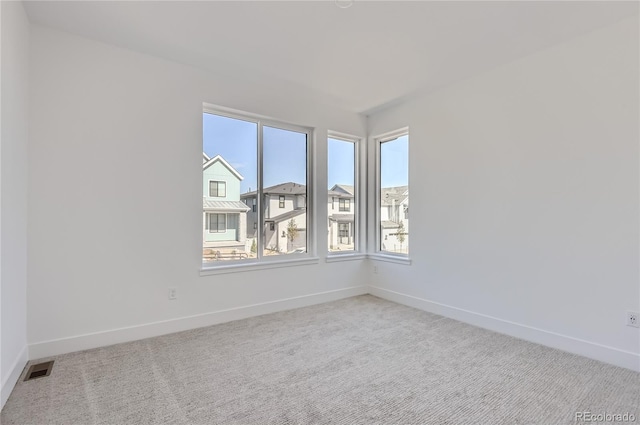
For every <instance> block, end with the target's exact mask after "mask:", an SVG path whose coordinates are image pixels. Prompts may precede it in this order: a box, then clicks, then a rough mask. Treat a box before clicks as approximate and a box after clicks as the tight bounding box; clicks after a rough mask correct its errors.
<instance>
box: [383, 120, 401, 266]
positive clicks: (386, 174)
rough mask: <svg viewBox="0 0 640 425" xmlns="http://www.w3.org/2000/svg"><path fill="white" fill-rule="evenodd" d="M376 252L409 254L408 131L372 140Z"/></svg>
mask: <svg viewBox="0 0 640 425" xmlns="http://www.w3.org/2000/svg"><path fill="white" fill-rule="evenodd" d="M376 147H377V170H376V171H377V175H376V182H377V184H376V202H377V207H376V221H377V227H378V229H377V238H376V240H377V241H378V243H377V245H378V246H377V251H378V252H381V253H389V254H394V255H402V256H406V255H408V254H409V134H408V132H407V130H403V131H398V132H395V133H390V134H389V135H386V136H383V137H380V138H378V139H376Z"/></svg>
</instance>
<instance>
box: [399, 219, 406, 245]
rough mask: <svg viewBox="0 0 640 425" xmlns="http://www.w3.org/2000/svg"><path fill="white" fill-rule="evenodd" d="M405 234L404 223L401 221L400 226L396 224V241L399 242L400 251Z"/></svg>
mask: <svg viewBox="0 0 640 425" xmlns="http://www.w3.org/2000/svg"><path fill="white" fill-rule="evenodd" d="M405 235H406V232H405V231H404V223H403V222H402V221H401V222H400V226H398V230H397V237H398V242H400V251H402V244H403V243H404V241H405V240H407V238H406V237H405Z"/></svg>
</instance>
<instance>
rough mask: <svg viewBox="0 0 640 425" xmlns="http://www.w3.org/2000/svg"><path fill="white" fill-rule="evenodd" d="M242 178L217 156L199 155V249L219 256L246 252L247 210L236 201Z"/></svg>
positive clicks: (238, 196) (238, 200)
mask: <svg viewBox="0 0 640 425" xmlns="http://www.w3.org/2000/svg"><path fill="white" fill-rule="evenodd" d="M242 179H243V177H242V176H241V175H240V173H238V172H237V171H236V170H235V168H233V167H232V166H231V165H230V164H229V163H228V162H227V161H225V160H224V158H222V157H221V156H220V155H217V156H215V157H213V158H209V157H208V156H207V155H206V154H204V153H203V164H202V190H203V193H202V211H203V212H202V221H203V223H202V228H203V248H211V249H213V250H215V251H220V252H221V253H223V254H226V253H232V252H233V251H234V250H235V251H237V252H246V249H245V241H246V233H247V232H246V227H247V214H246V212H247V211H248V210H249V208H248V207H247V206H246V205H245V204H244V203H242V202H240V181H241V180H242Z"/></svg>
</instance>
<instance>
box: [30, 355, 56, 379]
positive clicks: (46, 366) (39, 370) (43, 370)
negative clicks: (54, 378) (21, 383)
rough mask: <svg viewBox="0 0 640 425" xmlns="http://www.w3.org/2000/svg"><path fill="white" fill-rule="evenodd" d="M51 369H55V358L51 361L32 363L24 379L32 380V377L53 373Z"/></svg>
mask: <svg viewBox="0 0 640 425" xmlns="http://www.w3.org/2000/svg"><path fill="white" fill-rule="evenodd" d="M51 369H53V360H51V361H50V362H45V363H38V364H34V365H31V367H30V368H29V370H28V371H27V377H26V378H24V380H25V381H30V380H32V379H36V378H42V377H43V376H49V375H50V374H51Z"/></svg>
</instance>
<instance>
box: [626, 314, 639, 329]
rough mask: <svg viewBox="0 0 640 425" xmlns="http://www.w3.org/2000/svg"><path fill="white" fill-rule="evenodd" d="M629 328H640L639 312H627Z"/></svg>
mask: <svg viewBox="0 0 640 425" xmlns="http://www.w3.org/2000/svg"><path fill="white" fill-rule="evenodd" d="M627 326H633V327H634V328H640V313H638V312H637V311H627Z"/></svg>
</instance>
